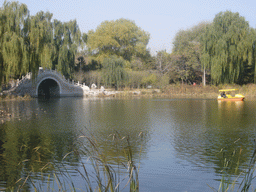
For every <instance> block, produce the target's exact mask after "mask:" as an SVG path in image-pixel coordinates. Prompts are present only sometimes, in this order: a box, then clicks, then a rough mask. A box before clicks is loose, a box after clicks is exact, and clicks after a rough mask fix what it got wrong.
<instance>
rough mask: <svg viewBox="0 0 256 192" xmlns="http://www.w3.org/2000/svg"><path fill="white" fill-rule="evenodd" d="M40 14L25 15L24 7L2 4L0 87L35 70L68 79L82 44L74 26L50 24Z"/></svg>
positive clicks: (49, 19) (72, 23)
mask: <svg viewBox="0 0 256 192" xmlns="http://www.w3.org/2000/svg"><path fill="white" fill-rule="evenodd" d="M52 17H53V14H51V13H49V12H46V13H44V12H43V11H40V12H38V13H37V14H36V15H35V16H30V15H29V10H28V9H27V6H26V5H25V4H19V3H18V2H7V1H5V2H4V4H3V6H2V7H1V8H0V69H1V70H0V84H1V83H4V82H8V80H9V78H19V77H20V76H21V75H24V74H26V73H27V72H32V73H33V74H34V75H35V74H37V71H38V69H39V67H43V68H48V69H57V70H59V71H60V72H61V73H62V74H63V75H65V76H66V77H69V76H70V74H71V73H72V72H73V70H74V68H75V55H76V52H77V49H78V47H79V46H81V43H82V37H81V32H80V30H79V27H78V25H77V22H76V21H75V20H74V21H69V22H66V23H62V22H60V21H57V20H54V21H52Z"/></svg>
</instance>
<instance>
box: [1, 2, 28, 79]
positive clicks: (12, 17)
mask: <svg viewBox="0 0 256 192" xmlns="http://www.w3.org/2000/svg"><path fill="white" fill-rule="evenodd" d="M28 20H29V12H28V9H27V6H26V5H25V4H19V3H18V2H7V1H5V2H4V4H3V7H1V9H0V69H1V70H0V71H1V72H0V83H1V82H2V80H4V82H6V81H8V79H9V77H10V76H12V77H15V76H19V75H21V74H22V73H25V72H27V71H28V48H27V44H26V39H27V38H28V33H27V32H28Z"/></svg>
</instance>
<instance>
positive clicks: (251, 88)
mask: <svg viewBox="0 0 256 192" xmlns="http://www.w3.org/2000/svg"><path fill="white" fill-rule="evenodd" d="M228 88H232V89H233V88H234V89H238V91H237V92H238V93H240V94H243V95H244V96H245V97H246V98H254V97H256V85H255V84H248V85H243V86H239V85H219V86H214V85H207V86H200V85H180V84H172V85H168V86H166V87H164V88H162V89H154V88H152V89H127V88H126V89H122V90H120V92H119V93H118V94H116V95H115V97H138V96H139V97H163V98H200V99H216V98H217V96H218V93H219V89H228Z"/></svg>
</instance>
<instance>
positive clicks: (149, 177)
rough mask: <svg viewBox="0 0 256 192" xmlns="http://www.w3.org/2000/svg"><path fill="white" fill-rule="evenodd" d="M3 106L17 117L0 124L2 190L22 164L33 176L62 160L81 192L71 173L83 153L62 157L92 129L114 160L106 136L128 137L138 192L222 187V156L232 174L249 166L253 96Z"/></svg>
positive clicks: (254, 129) (255, 128)
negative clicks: (236, 99)
mask: <svg viewBox="0 0 256 192" xmlns="http://www.w3.org/2000/svg"><path fill="white" fill-rule="evenodd" d="M0 109H7V110H8V111H9V112H10V113H11V114H12V118H10V119H9V120H8V121H7V122H6V123H4V124H1V125H0V189H1V188H4V187H6V186H9V185H12V184H13V183H15V182H16V181H17V180H18V179H19V178H20V177H21V176H22V174H23V171H24V168H22V166H21V165H23V166H25V167H26V168H27V169H29V170H33V173H35V174H34V177H33V179H34V180H35V181H36V180H37V179H38V178H40V174H41V173H40V168H41V167H40V164H38V161H40V162H48V161H53V162H55V163H56V164H58V163H60V162H62V163H64V165H65V166H66V168H67V169H68V171H69V172H70V174H71V175H72V176H73V178H75V179H74V183H75V184H76V185H77V186H78V187H79V188H82V189H83V184H84V183H83V181H82V179H81V178H80V177H79V176H78V174H77V173H75V171H74V170H75V169H81V165H80V163H79V160H78V158H77V157H76V156H74V155H72V154H71V155H69V156H67V158H65V160H64V161H62V158H63V157H64V156H65V155H66V154H67V153H68V152H70V151H72V150H73V149H74V148H75V147H79V145H78V144H77V143H78V140H79V138H78V137H79V136H81V135H84V134H87V133H88V132H90V133H93V134H94V135H95V137H97V139H98V141H99V145H100V147H101V148H102V149H103V151H104V153H105V154H106V156H107V157H108V158H109V160H111V162H113V164H115V161H116V159H117V157H116V153H115V147H114V145H113V141H112V137H111V136H109V135H110V134H113V133H116V132H118V134H120V136H127V135H129V137H130V139H131V145H132V149H133V152H134V159H135V163H136V164H137V165H140V168H139V181H140V191H197V192H200V191H202V192H204V191H212V190H211V189H210V187H209V186H211V187H214V188H216V189H218V187H219V183H220V179H221V174H222V173H221V171H222V170H223V164H224V159H225V158H227V159H230V160H231V161H230V169H229V170H228V172H229V174H230V175H231V176H232V177H233V178H235V177H237V176H238V175H239V174H240V173H241V171H243V170H245V169H246V168H247V165H248V162H249V160H250V157H251V155H252V150H253V148H254V139H255V136H256V119H255V115H256V102H255V101H253V100H246V101H244V102H218V101H217V100H194V99H131V100H129V99H122V100H120V99H88V98H60V99H52V100H33V101H15V102H1V103H0ZM0 120H1V119H0ZM141 132H142V135H141V136H142V137H138V135H139V134H140V133H141ZM80 139H81V138H80ZM239 152H241V155H239ZM24 160H25V161H24ZM238 160H239V165H240V166H239V168H238V169H236V163H237V162H238ZM83 161H86V158H84V160H83ZM37 177H38V178H37ZM238 181H241V179H240V180H238ZM255 183H256V182H254V183H253V187H254V189H255V188H256V184H255ZM207 184H208V185H209V186H208V185H207ZM30 188H31V186H27V190H30ZM31 190H33V188H31Z"/></svg>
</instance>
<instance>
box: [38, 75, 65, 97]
mask: <svg viewBox="0 0 256 192" xmlns="http://www.w3.org/2000/svg"><path fill="white" fill-rule="evenodd" d="M59 96H60V87H59V85H58V83H57V82H56V81H55V80H53V79H45V80H43V81H42V82H41V83H40V85H39V87H38V97H39V98H44V99H49V98H52V97H59Z"/></svg>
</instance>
